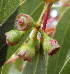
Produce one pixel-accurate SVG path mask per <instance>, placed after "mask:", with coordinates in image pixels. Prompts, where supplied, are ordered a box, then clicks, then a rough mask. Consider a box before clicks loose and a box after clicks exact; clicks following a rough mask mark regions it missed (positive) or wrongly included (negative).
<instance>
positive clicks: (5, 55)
mask: <svg viewBox="0 0 70 74" xmlns="http://www.w3.org/2000/svg"><path fill="white" fill-rule="evenodd" d="M43 6H44V2H43V1H42V0H26V1H25V2H24V3H22V4H21V5H19V6H18V7H17V9H16V11H15V12H14V13H12V14H11V15H10V17H9V18H8V19H7V20H6V21H5V22H4V23H3V24H2V26H1V27H0V44H1V46H0V67H1V66H2V65H3V64H4V62H5V61H6V60H8V59H9V58H10V57H11V56H12V54H14V53H15V52H16V50H17V49H18V47H19V46H20V45H21V44H22V42H21V43H20V44H17V45H16V46H13V47H10V48H8V45H6V43H5V32H7V31H9V30H11V29H12V28H13V26H14V21H15V17H16V16H17V14H19V13H27V14H29V15H31V16H33V14H35V13H36V12H37V11H36V10H38V9H39V10H40V11H38V15H37V18H36V17H34V16H35V15H34V16H33V17H34V19H35V20H37V19H38V18H39V16H40V14H41V12H42V9H43ZM40 8H41V9H40ZM28 35H29V33H28V34H27V33H26V35H25V37H23V41H24V40H25V39H26V37H27V36H28Z"/></svg>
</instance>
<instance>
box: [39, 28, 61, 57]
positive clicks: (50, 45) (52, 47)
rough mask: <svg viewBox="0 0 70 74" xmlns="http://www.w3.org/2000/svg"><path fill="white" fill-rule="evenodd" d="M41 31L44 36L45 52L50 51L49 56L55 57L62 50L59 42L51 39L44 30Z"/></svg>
mask: <svg viewBox="0 0 70 74" xmlns="http://www.w3.org/2000/svg"><path fill="white" fill-rule="evenodd" d="M39 31H40V32H41V34H42V36H43V42H42V45H43V50H44V51H45V52H47V51H48V55H50V56H52V55H54V54H55V53H56V52H57V51H58V50H59V49H60V46H59V44H58V42H57V41H56V40H55V39H52V38H50V37H49V36H48V35H47V34H46V33H45V32H44V31H43V30H42V29H39Z"/></svg>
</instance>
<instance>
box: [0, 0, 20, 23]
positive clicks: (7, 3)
mask: <svg viewBox="0 0 70 74" xmlns="http://www.w3.org/2000/svg"><path fill="white" fill-rule="evenodd" d="M19 4H20V0H14V1H13V0H0V24H1V23H2V22H4V21H5V19H6V18H8V16H9V15H10V14H11V13H12V12H13V11H14V10H15V9H16V8H17V6H18V5H19Z"/></svg>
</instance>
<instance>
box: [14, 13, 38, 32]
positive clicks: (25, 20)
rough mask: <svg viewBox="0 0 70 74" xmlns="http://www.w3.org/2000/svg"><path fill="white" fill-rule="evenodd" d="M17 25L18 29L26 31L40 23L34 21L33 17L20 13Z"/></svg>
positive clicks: (16, 21)
mask: <svg viewBox="0 0 70 74" xmlns="http://www.w3.org/2000/svg"><path fill="white" fill-rule="evenodd" d="M15 25H16V27H17V29H18V30H20V31H24V30H29V29H31V28H32V27H37V26H38V25H37V24H36V23H35V22H34V20H33V18H32V17H31V16H29V15H27V14H23V13H21V14H19V15H18V16H17V17H16V20H15Z"/></svg>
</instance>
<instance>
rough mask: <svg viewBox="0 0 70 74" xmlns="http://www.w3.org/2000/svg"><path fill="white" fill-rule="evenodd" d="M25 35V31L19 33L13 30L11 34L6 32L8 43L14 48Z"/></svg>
mask: <svg viewBox="0 0 70 74" xmlns="http://www.w3.org/2000/svg"><path fill="white" fill-rule="evenodd" d="M23 34H24V32H23V31H18V30H11V31H9V32H6V33H5V35H6V43H7V44H8V45H9V46H13V45H15V44H17V43H18V42H19V41H20V40H21V37H22V35H23Z"/></svg>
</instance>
